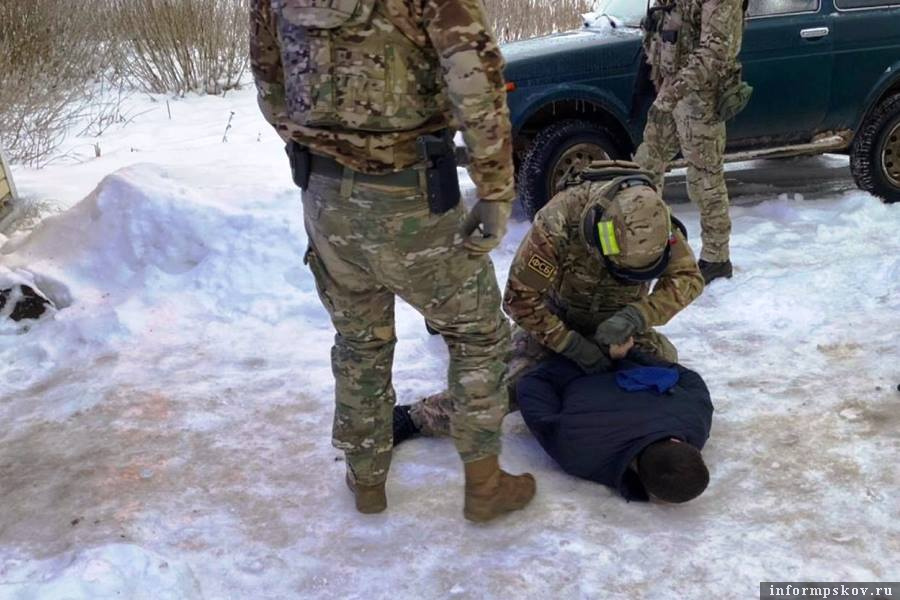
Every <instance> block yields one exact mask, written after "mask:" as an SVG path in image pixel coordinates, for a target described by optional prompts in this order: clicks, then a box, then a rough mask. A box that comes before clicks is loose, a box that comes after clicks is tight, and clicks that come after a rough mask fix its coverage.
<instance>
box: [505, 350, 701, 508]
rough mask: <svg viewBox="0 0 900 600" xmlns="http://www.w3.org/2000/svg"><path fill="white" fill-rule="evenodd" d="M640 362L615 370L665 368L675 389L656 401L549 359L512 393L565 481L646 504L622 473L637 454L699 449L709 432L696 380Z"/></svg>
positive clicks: (629, 473)
mask: <svg viewBox="0 0 900 600" xmlns="http://www.w3.org/2000/svg"><path fill="white" fill-rule="evenodd" d="M641 360H642V363H643V364H639V363H635V362H632V361H630V360H623V361H620V362H619V364H618V367H617V370H622V369H630V368H634V367H639V366H645V365H646V364H652V366H671V367H673V368H675V369H677V370H678V372H679V380H678V383H677V384H676V385H675V387H674V388H672V389H671V390H669V391H668V392H665V393H663V394H659V393H657V392H656V391H642V392H626V391H624V390H623V389H621V388H620V387H619V385H618V384H617V383H616V374H615V373H614V372H613V373H600V374H597V375H585V374H584V373H583V372H582V371H581V369H579V368H578V367H577V366H576V365H575V364H574V363H573V362H571V361H569V360H568V359H565V358H563V357H561V356H556V357H553V358H550V359H547V360H546V361H544V362H542V363H541V364H539V365H538V366H537V367H535V369H534V370H532V371H530V372H529V373H527V374H526V375H525V376H523V377H522V378H521V379H520V380H519V382H518V384H517V385H516V401H517V402H518V405H519V409H520V410H521V411H522V417H523V418H524V419H525V423H527V424H528V427H529V429H531V432H532V433H533V434H534V436H535V437H536V438H537V439H538V441H539V442H540V444H541V446H543V448H544V450H546V451H547V454H549V455H550V456H551V457H553V459H554V460H556V462H558V463H559V465H560V466H561V467H562V468H563V470H564V471H565V472H566V473H569V474H571V475H575V476H577V477H583V478H584V479H590V480H591V481H596V482H597V483H602V484H603V485H607V486H610V487H612V488H613V489H616V490H618V491H619V493H620V494H622V496H624V497H625V498H626V499H627V500H647V492H646V490H644V486H643V485H641V482H640V480H639V479H638V477H637V474H636V473H635V472H634V471H633V470H632V469H629V466H630V465H631V463H632V461H633V460H634V458H635V457H636V456H637V455H638V453H640V451H641V450H643V449H644V448H646V447H647V446H648V445H649V444H652V443H653V442H656V441H659V440H662V439H667V438H670V437H674V438H678V439H681V440H682V441H685V442H687V443H689V444H692V445H693V446H695V447H696V448H698V449H700V448H703V445H704V444H705V443H706V440H707V439H708V438H709V430H710V427H711V426H712V413H713V406H712V402H711V401H710V398H709V390H708V389H707V387H706V384H705V383H704V382H703V379H702V378H701V377H700V375H698V374H697V373H695V372H694V371H691V370H690V369H686V368H684V367H682V366H680V365H666V364H661V363H658V362H653V363H649V361H647V360H646V359H641Z"/></svg>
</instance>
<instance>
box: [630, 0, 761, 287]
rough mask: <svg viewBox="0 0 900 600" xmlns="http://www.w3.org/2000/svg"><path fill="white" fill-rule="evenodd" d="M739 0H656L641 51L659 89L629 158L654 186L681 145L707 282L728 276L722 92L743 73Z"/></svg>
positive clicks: (741, 7) (729, 258)
mask: <svg viewBox="0 0 900 600" xmlns="http://www.w3.org/2000/svg"><path fill="white" fill-rule="evenodd" d="M743 19H744V12H743V6H742V0H657V3H656V5H655V6H654V8H653V9H651V12H650V14H649V15H648V19H646V20H645V22H644V27H645V29H646V35H645V39H644V46H645V48H644V49H645V52H646V54H647V57H648V61H649V63H650V66H651V68H652V72H651V77H652V79H653V83H654V85H655V86H656V89H657V91H658V95H657V98H656V101H655V102H654V103H653V106H652V107H651V108H650V113H649V115H648V120H647V126H646V129H645V130H644V143H643V144H641V146H640V148H638V150H637V153H636V154H635V157H634V160H635V162H637V163H639V164H640V165H641V166H642V167H644V168H645V169H647V170H649V171H652V172H653V173H655V174H656V178H657V183H658V187H660V189H662V188H661V185H662V181H663V177H664V176H665V172H666V168H667V166H668V164H669V162H670V161H671V160H672V159H673V158H675V156H676V155H677V154H678V151H679V150H681V151H682V153H683V155H684V159H685V161H687V167H688V170H687V185H688V194H689V196H690V198H691V200H692V201H694V202H696V203H697V205H698V206H699V207H700V225H701V228H702V237H703V248H702V250H701V252H700V270H701V272H702V273H703V277H704V279H705V280H706V282H707V283H709V282H710V281H712V280H713V279H716V278H718V277H731V275H732V266H731V257H730V253H729V238H730V237H731V217H730V216H729V214H728V205H729V202H728V189H727V188H726V186H725V171H724V168H723V154H724V151H725V122H724V119H723V116H722V114H721V108H720V106H719V105H720V100H721V98H722V94H723V92H724V91H725V90H726V89H728V88H729V87H730V86H733V85H734V83H735V80H737V81H738V82H739V81H740V64H739V62H738V60H737V57H738V54H739V52H740V50H741V38H742V37H743Z"/></svg>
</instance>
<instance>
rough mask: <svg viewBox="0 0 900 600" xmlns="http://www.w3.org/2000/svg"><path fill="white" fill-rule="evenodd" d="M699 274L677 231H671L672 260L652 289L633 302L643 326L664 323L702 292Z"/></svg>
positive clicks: (701, 278)
mask: <svg viewBox="0 0 900 600" xmlns="http://www.w3.org/2000/svg"><path fill="white" fill-rule="evenodd" d="M703 287H704V284H703V276H702V275H701V274H700V269H699V267H697V260H696V259H695V258H694V253H693V251H691V247H690V246H689V245H688V243H687V240H685V239H684V236H682V235H681V232H680V231H679V232H676V234H675V244H674V245H673V246H672V259H671V262H669V267H668V268H667V269H666V271H665V272H664V273H663V274H662V276H661V277H660V278H659V280H658V281H657V282H656V285H655V286H654V288H653V291H652V292H650V295H649V296H647V297H646V298H642V299H641V300H639V301H637V302H634V303H633V306H635V307H636V308H637V309H638V310H639V311H640V312H641V315H642V316H643V317H644V320H645V321H646V323H647V327H658V326H660V325H665V324H666V323H668V322H669V321H670V320H671V319H672V317H674V316H675V315H677V314H678V313H679V312H681V311H682V310H684V308H685V307H686V306H688V305H689V304H690V303H691V302H693V301H694V300H696V299H697V297H699V296H700V294H701V293H702V292H703Z"/></svg>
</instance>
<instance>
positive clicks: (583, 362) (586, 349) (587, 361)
mask: <svg viewBox="0 0 900 600" xmlns="http://www.w3.org/2000/svg"><path fill="white" fill-rule="evenodd" d="M560 354H562V355H563V356H565V357H566V358H568V359H569V360H571V361H572V362H574V363H575V364H577V365H578V366H579V367H581V370H582V371H584V372H585V373H588V374H591V373H602V372H604V371H609V370H610V369H611V368H612V361H611V360H610V358H609V356H607V355H606V353H605V352H604V351H603V350H601V349H600V346H598V345H597V344H595V343H594V342H592V341H590V340H589V339H587V338H586V337H584V336H583V335H581V334H579V333H576V332H574V331H570V332H569V333H568V334H566V340H565V346H564V347H563V349H562V351H561V352H560Z"/></svg>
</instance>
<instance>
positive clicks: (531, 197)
mask: <svg viewBox="0 0 900 600" xmlns="http://www.w3.org/2000/svg"><path fill="white" fill-rule="evenodd" d="M579 146H581V147H584V148H586V151H587V154H590V151H589V150H590V147H592V146H593V147H596V151H597V153H598V154H600V153H602V154H605V155H606V157H607V158H610V159H622V158H627V156H626V154H625V152H623V151H622V149H621V147H620V145H619V144H617V143H616V140H615V137H614V136H613V135H612V134H611V133H610V131H609V130H608V129H606V128H605V127H603V126H602V125H600V124H598V123H592V122H590V121H581V120H578V119H567V120H564V121H559V122H557V123H554V124H552V125H550V126H548V127H546V128H544V129H543V130H541V132H540V133H538V134H537V136H535V138H534V141H533V142H532V143H531V146H530V147H529V149H528V152H527V153H526V155H525V159H524V160H523V161H522V166H521V168H520V170H519V178H518V180H519V181H518V195H519V199H520V201H521V202H522V207H523V208H524V209H525V213H526V214H527V215H528V218H529V219H534V215H535V214H537V212H538V211H539V210H541V208H543V207H544V205H545V204H547V202H548V201H549V200H550V198H551V197H553V196H554V195H555V193H556V192H557V191H559V188H558V187H557V186H554V185H553V184H554V182H553V181H552V180H551V177H552V175H553V173H555V172H558V169H562V167H563V165H561V164H560V163H561V161H562V160H563V159H565V160H566V161H567V162H570V161H572V160H575V161H576V162H577V160H580V159H578V158H577V156H576V155H577V147H579ZM573 150H575V151H576V155H570V156H566V155H567V153H569V152H570V151H573ZM587 154H586V155H585V156H584V157H583V159H584V160H587V159H588V158H589V156H587ZM591 158H593V159H594V160H596V159H597V158H603V157H602V156H595V157H591ZM573 168H574V165H573ZM553 188H555V189H553Z"/></svg>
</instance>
